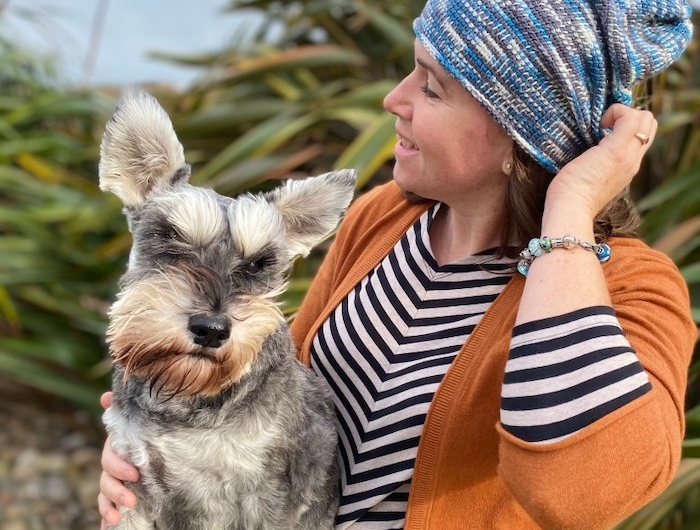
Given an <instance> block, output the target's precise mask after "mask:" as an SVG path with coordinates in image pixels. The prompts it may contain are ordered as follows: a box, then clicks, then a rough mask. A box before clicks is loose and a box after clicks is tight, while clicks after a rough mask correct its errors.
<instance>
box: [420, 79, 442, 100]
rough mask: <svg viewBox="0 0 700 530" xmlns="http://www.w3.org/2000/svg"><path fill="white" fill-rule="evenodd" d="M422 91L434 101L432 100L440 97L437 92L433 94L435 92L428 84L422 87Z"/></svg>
mask: <svg viewBox="0 0 700 530" xmlns="http://www.w3.org/2000/svg"><path fill="white" fill-rule="evenodd" d="M421 91H422V92H423V94H425V96H426V97H428V98H431V99H432V98H437V97H438V95H437V94H436V93H435V92H433V90H432V89H431V88H430V86H429V85H428V84H427V83H426V84H425V85H423V86H422V87H421Z"/></svg>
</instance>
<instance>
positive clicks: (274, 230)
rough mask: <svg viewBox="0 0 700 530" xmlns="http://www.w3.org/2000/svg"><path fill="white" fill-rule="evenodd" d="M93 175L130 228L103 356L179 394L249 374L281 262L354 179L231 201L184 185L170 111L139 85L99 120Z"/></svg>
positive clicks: (271, 312) (331, 220) (327, 225)
mask: <svg viewBox="0 0 700 530" xmlns="http://www.w3.org/2000/svg"><path fill="white" fill-rule="evenodd" d="M99 173H100V188H101V189H102V190H104V191H110V192H113V193H114V194H115V195H117V197H119V199H121V201H122V203H123V204H124V213H125V215H126V217H127V221H128V225H129V229H130V231H131V233H132V236H133V246H132V249H131V253H130V255H129V266H128V270H127V272H126V273H125V274H124V276H123V277H122V279H121V292H120V293H119V295H118V297H117V300H116V302H115V303H114V304H113V306H112V308H111V310H110V323H109V328H108V331H107V342H108V344H109V347H110V353H111V354H112V356H113V357H114V360H115V362H116V363H118V364H120V365H122V366H123V367H124V369H125V374H126V375H128V374H130V373H135V374H138V375H142V376H146V377H148V378H149V379H150V380H151V384H152V387H153V388H155V389H156V390H157V391H158V392H164V393H167V394H170V395H175V394H178V395H185V396H189V395H195V394H204V395H212V394H216V393H218V392H220V391H221V390H222V389H224V388H226V387H228V386H230V385H231V384H233V383H235V382H236V381H238V380H239V379H240V378H241V377H242V376H243V375H244V374H245V373H246V372H247V371H248V370H249V368H250V366H251V364H252V363H253V361H254V360H255V357H256V354H257V353H258V351H259V350H260V347H261V345H262V343H263V341H264V340H265V338H267V337H268V336H269V335H270V334H271V333H272V332H273V331H275V330H276V329H277V328H278V327H279V325H280V323H281V320H282V315H281V313H280V311H279V308H278V302H277V299H278V296H279V295H280V294H281V292H282V291H283V290H284V288H285V285H286V277H287V273H288V270H289V267H290V264H291V263H292V261H293V260H294V258H295V257H296V256H298V255H306V254H308V252H309V251H310V250H311V248H312V247H313V246H314V245H316V244H317V243H319V242H320V241H321V240H322V239H323V238H325V237H326V236H327V235H328V234H329V233H330V232H332V231H333V230H334V228H335V227H336V225H337V223H338V221H339V220H340V218H341V217H342V215H343V213H344V212H345V210H346V209H347V207H348V205H349V203H350V201H351V200H352V195H353V191H354V185H355V175H354V172H352V171H348V170H343V171H338V172H333V173H327V174H325V175H321V176H319V177H309V178H307V179H303V180H289V181H286V182H285V183H284V184H283V185H282V186H281V187H279V188H276V189H275V190H273V191H272V192H269V193H265V194H258V195H252V194H245V195H242V196H240V197H238V198H235V199H232V198H229V197H224V196H221V195H219V194H217V193H216V192H214V191H213V190H211V189H206V188H201V187H195V186H192V185H190V184H189V182H188V180H189V176H190V168H189V166H188V165H187V164H186V162H185V158H184V154H183V148H182V145H181V144H180V142H179V141H178V139H177V136H176V135H175V132H174V130H173V126H172V124H171V122H170V119H169V118H168V116H167V114H166V113H165V111H164V110H163V109H162V108H161V107H160V105H159V104H158V102H157V101H156V100H155V99H154V98H153V97H151V96H149V95H147V94H143V93H142V94H137V95H134V96H130V97H127V98H125V99H124V100H122V101H121V102H120V104H119V105H118V106H117V109H116V111H115V113H114V116H113V117H112V119H111V120H110V121H109V123H108V124H107V127H106V131H105V134H104V137H103V140H102V145H101V151H100V167H99Z"/></svg>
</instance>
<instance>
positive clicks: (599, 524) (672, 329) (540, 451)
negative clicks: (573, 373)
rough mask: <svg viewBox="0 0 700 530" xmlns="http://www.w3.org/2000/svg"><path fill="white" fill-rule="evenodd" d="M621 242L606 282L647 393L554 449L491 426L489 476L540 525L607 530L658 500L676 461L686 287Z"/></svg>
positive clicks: (666, 266) (686, 351)
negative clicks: (494, 447)
mask: <svg viewBox="0 0 700 530" xmlns="http://www.w3.org/2000/svg"><path fill="white" fill-rule="evenodd" d="M627 245H631V246H632V248H631V249H626V248H621V252H620V253H619V254H620V255H619V256H618V257H617V259H615V260H613V261H611V262H610V263H609V264H608V266H610V269H608V270H606V277H607V281H608V287H609V289H610V294H611V298H612V301H613V309H614V312H615V315H616V316H617V319H618V321H619V323H620V326H621V327H622V330H623V331H624V333H625V335H626V337H627V339H628V340H629V343H630V345H631V346H632V348H633V349H634V351H635V352H636V353H637V356H638V358H639V361H640V362H641V364H642V366H643V367H644V370H645V371H646V373H647V375H648V377H649V381H650V382H651V386H652V389H651V391H650V392H647V393H646V394H644V395H642V396H641V397H638V398H637V399H635V400H632V401H631V402H629V403H628V404H626V405H624V406H623V407H621V408H619V409H616V410H614V411H613V412H611V413H610V414H607V415H605V416H603V417H602V418H600V419H598V420H596V421H595V422H594V423H592V424H591V425H588V426H587V427H585V428H584V429H582V430H580V431H578V432H576V433H575V434H573V435H572V436H570V437H568V438H565V439H563V440H561V441H558V442H554V443H548V444H537V443H532V442H527V441H524V440H522V439H520V438H518V437H516V436H514V435H513V434H512V433H509V432H507V431H506V430H505V429H504V428H503V427H502V426H501V425H497V429H498V431H499V434H500V437H501V442H500V447H499V474H500V476H501V478H502V479H503V481H504V482H505V484H506V486H507V487H508V489H509V490H510V492H511V494H512V495H513V496H514V497H515V498H516V499H517V500H518V502H520V503H521V505H522V506H523V507H524V508H525V510H526V511H527V512H528V513H529V515H530V516H531V517H532V518H533V519H534V520H535V521H537V523H538V524H539V525H541V526H542V528H547V529H550V528H551V529H557V530H567V529H577V530H579V529H580V530H584V529H602V528H608V527H610V526H611V525H613V524H615V523H616V522H618V521H619V520H620V519H622V518H624V517H625V516H627V515H629V514H630V513H632V512H634V511H635V510H637V509H638V508H640V507H641V506H643V505H644V504H646V503H648V502H649V501H651V500H652V499H653V498H654V497H656V496H657V495H658V494H659V493H661V492H662V491H663V490H664V489H665V488H666V486H667V485H668V484H669V482H670V481H671V480H672V479H673V476H674V474H675V472H676V470H677V468H678V464H679V462H680V451H681V442H682V439H683V433H684V427H685V425H684V398H685V390H686V384H687V370H688V365H689V363H690V358H691V356H692V352H693V347H694V345H695V341H696V336H697V329H696V326H695V324H694V323H693V321H692V318H691V316H690V303H689V296H688V289H687V286H686V284H685V281H684V280H683V278H682V276H681V275H680V273H679V272H678V270H677V269H676V267H675V265H673V263H672V262H671V261H670V260H669V259H668V258H667V257H666V256H664V255H662V254H661V253H658V252H656V251H652V250H650V249H648V248H646V247H642V246H641V245H642V244H641V243H623V244H621V247H625V246H627ZM627 250H629V251H627Z"/></svg>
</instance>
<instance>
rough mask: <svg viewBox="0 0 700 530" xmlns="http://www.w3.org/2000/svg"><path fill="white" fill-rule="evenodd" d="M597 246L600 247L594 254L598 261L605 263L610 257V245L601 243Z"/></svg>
mask: <svg viewBox="0 0 700 530" xmlns="http://www.w3.org/2000/svg"><path fill="white" fill-rule="evenodd" d="M598 246H599V247H600V251H598V252H596V253H595V255H596V256H597V257H598V261H600V262H601V263H605V262H606V261H608V260H609V259H610V256H611V255H612V250H611V249H610V245H608V244H606V243H601V244H600V245H598Z"/></svg>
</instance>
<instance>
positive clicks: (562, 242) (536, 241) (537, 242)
mask: <svg viewBox="0 0 700 530" xmlns="http://www.w3.org/2000/svg"><path fill="white" fill-rule="evenodd" d="M573 247H581V248H582V249H584V250H588V251H590V252H593V253H595V255H596V257H597V258H598V261H600V262H601V263H605V262H606V261H608V260H609V259H610V255H611V253H612V251H611V250H610V246H609V245H607V244H606V243H589V242H588V241H581V240H580V239H578V238H577V237H574V236H572V235H571V234H566V235H565V236H564V237H553V238H549V237H547V236H542V237H540V238H537V237H535V238H532V239H531V240H530V242H529V243H528V244H527V248H526V249H524V250H523V251H522V252H521V253H520V258H521V259H520V262H519V263H518V272H519V273H520V274H522V275H523V276H527V271H528V270H530V265H531V264H532V262H533V261H535V258H537V257H539V256H541V255H542V254H547V253H549V252H551V251H552V250H554V249H555V248H563V249H566V250H569V249H570V248H573Z"/></svg>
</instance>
